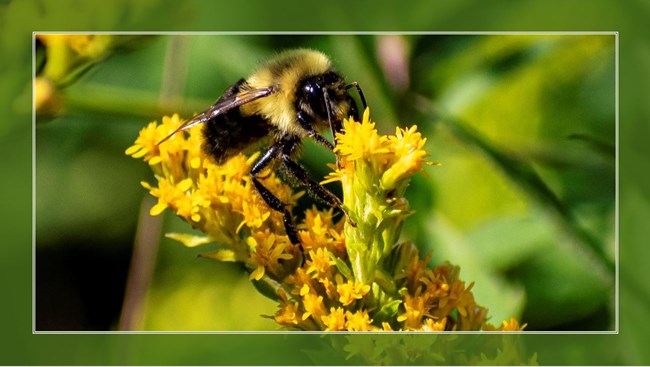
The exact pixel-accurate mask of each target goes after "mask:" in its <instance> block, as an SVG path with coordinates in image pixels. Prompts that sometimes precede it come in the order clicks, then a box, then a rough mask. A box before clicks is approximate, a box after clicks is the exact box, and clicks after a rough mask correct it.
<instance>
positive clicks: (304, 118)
mask: <svg viewBox="0 0 650 367" xmlns="http://www.w3.org/2000/svg"><path fill="white" fill-rule="evenodd" d="M296 118H297V119H298V122H300V126H301V127H302V128H303V129H305V131H306V132H307V136H309V137H310V138H312V139H314V140H316V142H317V143H319V144H321V145H322V146H324V147H325V148H327V149H329V150H330V151H334V144H332V143H330V142H329V141H328V140H327V139H325V137H324V136H323V135H321V134H319V133H318V132H316V130H314V126H313V125H312V122H313V121H312V119H311V117H309V116H308V115H307V114H305V113H304V112H302V111H298V113H297V114H296Z"/></svg>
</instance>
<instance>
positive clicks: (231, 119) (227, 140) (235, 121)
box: [203, 108, 269, 164]
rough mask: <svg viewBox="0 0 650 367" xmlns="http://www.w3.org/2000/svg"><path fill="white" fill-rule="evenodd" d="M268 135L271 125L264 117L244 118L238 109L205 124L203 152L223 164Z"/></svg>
mask: <svg viewBox="0 0 650 367" xmlns="http://www.w3.org/2000/svg"><path fill="white" fill-rule="evenodd" d="M268 135H269V125H268V123H267V122H266V121H265V120H264V119H263V118H262V117H260V116H258V115H252V116H246V117H244V116H242V115H241V113H240V112H239V109H238V108H236V109H233V110H231V111H228V112H227V113H226V114H224V115H219V116H217V117H216V118H214V119H212V120H209V121H207V122H206V123H205V125H204V126H203V139H204V142H203V150H204V151H205V153H206V154H207V155H208V156H210V157H212V159H214V161H215V162H216V163H217V164H221V163H223V162H225V161H226V160H227V159H228V158H230V157H232V156H234V155H236V154H238V153H241V152H243V151H244V150H246V149H247V148H248V147H250V146H252V145H254V144H256V143H257V142H258V141H259V140H261V139H262V138H264V137H267V136H268Z"/></svg>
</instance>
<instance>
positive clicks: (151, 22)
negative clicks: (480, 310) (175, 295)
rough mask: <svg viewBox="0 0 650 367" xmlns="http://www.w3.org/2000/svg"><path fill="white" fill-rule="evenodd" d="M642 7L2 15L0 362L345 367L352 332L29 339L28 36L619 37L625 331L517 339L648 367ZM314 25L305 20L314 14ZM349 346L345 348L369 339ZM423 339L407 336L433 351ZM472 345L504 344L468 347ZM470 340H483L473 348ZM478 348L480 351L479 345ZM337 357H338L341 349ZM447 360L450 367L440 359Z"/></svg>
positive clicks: (647, 46)
mask: <svg viewBox="0 0 650 367" xmlns="http://www.w3.org/2000/svg"><path fill="white" fill-rule="evenodd" d="M649 13H650V5H648V3H646V2H644V1H642V0H637V1H628V2H625V3H615V2H610V1H607V0H598V1H592V2H589V3H588V4H587V3H584V2H582V3H578V2H573V1H566V0H565V1H544V2H542V1H521V2H518V3H516V4H515V3H512V4H511V5H486V4H485V3H484V2H480V1H474V0H468V1H456V2H450V3H446V4H444V5H437V4H435V3H433V2H427V1H421V2H418V3H408V4H405V3H399V4H395V5H392V6H390V7H380V6H379V5H378V4H377V3H368V4H362V3H351V2H345V3H341V4H335V3H329V2H328V3H324V2H321V3H318V4H314V6H313V7H312V8H311V9H310V8H309V7H307V6H306V5H305V3H304V2H298V1H286V2H273V3H270V2H262V1H255V2H254V3H248V2H231V3H228V4H217V3H212V2H209V1H188V2H171V1H159V2H147V3H146V4H144V3H142V4H139V3H138V2H126V1H116V2H113V3H108V2H106V3H97V2H90V1H87V2H85V4H84V6H79V4H78V3H76V2H72V1H67V0H61V1H55V2H47V3H43V2H38V1H34V0H26V1H13V2H9V3H5V2H3V4H2V5H0V19H2V20H1V21H0V29H1V30H2V31H1V32H0V34H1V35H0V42H1V47H2V50H1V54H2V55H3V56H2V59H3V60H2V61H0V72H1V74H0V77H2V81H1V82H0V93H1V95H0V112H2V114H1V116H2V124H1V128H0V151H1V152H2V153H3V154H2V155H1V156H2V157H4V160H3V167H4V169H3V171H4V173H3V179H2V180H0V188H1V190H0V192H1V193H2V199H3V200H2V203H3V204H2V207H3V208H4V209H5V210H4V215H3V220H2V221H0V223H1V224H0V226H2V227H0V229H1V233H3V235H4V240H3V241H2V243H3V245H4V246H3V254H2V256H0V284H1V285H2V286H1V287H0V289H1V290H2V302H0V304H1V305H2V306H1V307H2V309H1V311H0V315H1V316H0V318H1V321H0V325H2V327H1V330H2V334H3V338H2V341H0V350H2V352H0V363H1V364H13V365H23V364H24V365H33V364H36V365H71V364H72V365H96V364H102V365H107V364H109V365H110V364H119V365H131V364H142V365H152V364H154V365H168V364H173V365H175V364H182V365H204V364H207V365H219V364H230V365H233V364H235V365H236V364H245V365H250V364H263V365H275V364H280V365H293V364H300V365H304V364H313V363H316V364H348V363H355V362H358V360H357V359H354V358H352V359H346V356H347V354H346V353H345V352H344V351H343V350H342V348H331V347H330V346H331V345H334V346H341V345H343V344H346V343H347V342H348V341H349V340H348V339H347V336H346V335H337V336H326V337H323V336H321V335H318V334H307V335H305V334H164V335H159V334H129V335H124V334H70V335H61V334H56V335H54V334H53V335H47V334H33V333H32V299H31V297H32V261H31V260H32V256H31V251H32V246H31V243H32V230H31V228H32V208H33V207H32V172H33V171H32V136H33V135H32V133H33V132H32V129H31V126H32V124H31V115H30V113H29V111H30V103H31V100H30V98H29V96H30V94H31V93H30V89H29V86H30V80H31V44H32V43H31V37H32V32H33V31H66V30H74V31H80V30H88V31H235V32H240V31H241V32H243V31H297V32H302V31H323V32H329V31H350V32H355V31H369V32H371V31H394V32H396V33H401V32H404V31H422V32H432V31H439V32H444V31H513V32H517V31H616V32H619V67H620V69H619V70H620V71H619V86H620V93H619V97H620V98H619V107H620V109H619V156H618V159H619V166H618V167H619V185H620V186H619V199H620V201H619V209H620V210H619V229H620V232H619V253H620V259H619V260H620V263H619V265H620V268H619V269H620V279H619V280H620V282H619V286H620V287H619V289H620V324H619V333H617V334H548V335H546V334H535V335H521V336H520V338H521V339H520V341H521V342H522V344H523V345H524V346H525V349H526V351H527V354H528V355H531V354H533V353H537V361H538V362H539V363H540V364H554V365H557V364H564V365H573V364H575V365H579V364H594V365H599V364H610V365H611V364H637V365H639V364H641V365H643V364H650V350H649V349H648V348H647V347H644V345H645V343H647V342H646V340H648V337H650V312H648V310H650V285H648V283H647V282H645V281H644V279H645V278H646V276H645V272H644V270H645V269H647V265H648V264H647V263H648V261H650V247H649V246H647V240H645V238H646V236H647V235H648V234H649V233H648V230H647V228H648V227H647V225H646V223H647V218H649V217H650V173H649V172H650V171H648V169H647V162H645V160H646V159H645V158H646V157H648V156H650V151H649V150H650V145H649V144H647V139H648V136H649V134H648V132H649V131H648V130H650V124H648V122H647V121H648V120H649V118H650V108H649V107H647V104H646V103H645V102H646V101H647V96H648V94H649V93H648V92H649V87H650V75H649V74H648V70H650V39H649V38H650V32H647V25H645V22H646V20H647V16H648V14H649ZM309 14H312V15H309ZM375 337H379V338H381V339H382V340H387V339H390V338H400V336H394V335H385V336H384V335H382V336H376V335H365V336H356V335H355V336H354V338H353V339H351V340H350V341H351V343H352V344H353V345H362V344H364V343H367V342H368V341H369V340H370V339H371V338H375ZM432 337H433V336H431V335H421V336H416V337H413V338H411V339H409V341H408V342H409V343H419V342H422V343H423V344H426V343H428V342H429V341H430V338H432ZM458 337H459V338H465V340H466V344H465V345H467V348H474V347H476V348H477V350H480V345H483V343H485V344H488V343H490V340H491V339H494V338H500V336H486V335H478V336H468V335H459V336H458ZM477 340H478V342H477ZM477 345H479V347H477ZM336 350H338V352H337V351H336ZM442 363H444V362H442Z"/></svg>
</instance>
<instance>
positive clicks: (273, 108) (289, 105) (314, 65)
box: [241, 49, 332, 136]
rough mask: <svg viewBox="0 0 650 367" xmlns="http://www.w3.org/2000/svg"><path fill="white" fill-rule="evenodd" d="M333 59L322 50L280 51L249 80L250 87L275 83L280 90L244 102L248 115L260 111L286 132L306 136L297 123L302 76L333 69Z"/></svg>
mask: <svg viewBox="0 0 650 367" xmlns="http://www.w3.org/2000/svg"><path fill="white" fill-rule="evenodd" d="M331 67H332V66H331V63H330V60H329V59H328V58H327V56H325V55H324V54H322V53H321V52H318V51H314V50H308V49H298V50H291V51H285V52H282V53H280V54H279V55H278V56H277V57H276V58H274V59H272V60H271V61H270V62H269V63H268V64H266V65H265V66H264V67H261V68H259V69H258V70H257V71H256V72H255V73H254V74H253V75H251V76H250V77H249V78H248V79H247V80H246V81H247V83H248V87H249V88H250V89H253V90H254V89H262V88H268V87H273V88H275V89H276V90H277V92H275V93H273V94H271V95H269V96H267V97H264V98H261V99H259V100H256V101H253V102H251V103H248V104H246V105H243V106H241V111H242V113H243V114H245V115H253V114H259V115H261V116H263V117H264V118H265V119H266V120H267V121H269V122H270V123H271V124H272V125H274V126H275V127H277V128H278V129H279V130H281V131H283V132H288V133H290V134H293V135H297V136H303V135H304V134H305V132H304V129H302V128H301V127H300V126H299V125H298V124H297V123H296V108H295V100H296V87H297V85H298V83H299V82H300V80H302V79H305V78H308V77H311V76H315V75H319V74H324V73H326V72H327V71H330V70H331Z"/></svg>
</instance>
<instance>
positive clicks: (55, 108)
mask: <svg viewBox="0 0 650 367" xmlns="http://www.w3.org/2000/svg"><path fill="white" fill-rule="evenodd" d="M122 38H123V37H122ZM36 39H37V40H39V41H40V42H41V43H42V44H43V45H44V46H45V50H44V52H45V57H44V60H45V64H44V66H43V67H42V69H41V70H40V71H39V74H38V75H37V77H36V79H35V80H34V107H35V110H36V114H37V116H39V117H51V116H55V115H57V114H58V113H59V112H60V111H61V110H62V109H63V108H64V104H65V103H64V96H63V94H62V93H61V89H62V88H64V87H65V86H66V85H69V84H70V83H71V81H73V80H75V79H76V78H78V77H79V75H81V74H82V73H83V72H84V71H86V70H88V68H89V67H90V66H92V65H93V64H95V63H96V62H98V61H99V60H100V59H102V58H103V57H105V56H106V55H107V54H108V53H109V52H110V51H111V50H112V49H113V47H114V46H115V45H116V43H117V40H118V39H121V38H120V37H116V36H113V35H93V34H37V35H36Z"/></svg>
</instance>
